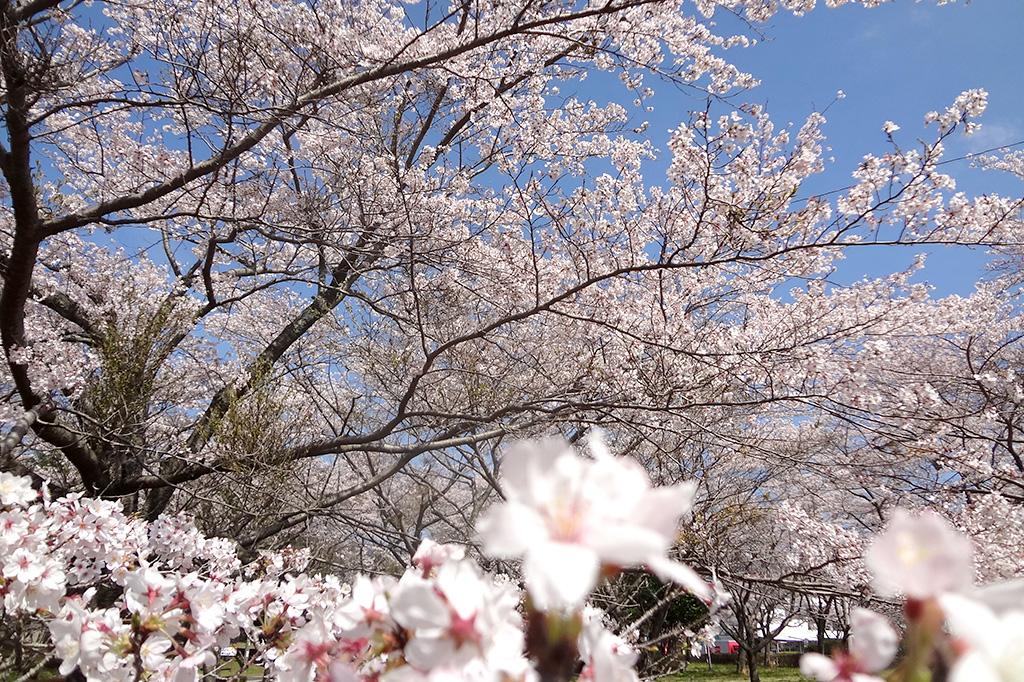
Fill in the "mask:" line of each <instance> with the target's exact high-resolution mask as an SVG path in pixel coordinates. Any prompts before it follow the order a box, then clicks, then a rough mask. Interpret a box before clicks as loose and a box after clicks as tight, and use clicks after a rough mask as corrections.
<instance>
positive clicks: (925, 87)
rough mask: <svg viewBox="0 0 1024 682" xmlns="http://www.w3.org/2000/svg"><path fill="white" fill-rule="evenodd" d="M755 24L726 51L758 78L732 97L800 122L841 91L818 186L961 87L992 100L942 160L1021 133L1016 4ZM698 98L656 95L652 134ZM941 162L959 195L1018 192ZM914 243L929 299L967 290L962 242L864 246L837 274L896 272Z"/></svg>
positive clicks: (1022, 84)
mask: <svg viewBox="0 0 1024 682" xmlns="http://www.w3.org/2000/svg"><path fill="white" fill-rule="evenodd" d="M727 28H732V26H730V25H729V24H726V23H725V22H723V23H722V24H721V27H720V30H723V31H724V30H725V29H727ZM759 28H763V31H764V33H765V34H766V37H765V39H764V40H762V41H761V42H759V43H758V44H757V45H755V46H753V47H750V48H746V49H742V50H739V49H737V50H730V51H729V52H728V54H727V58H728V59H729V60H730V61H731V62H733V63H735V64H736V65H737V66H739V67H741V68H743V69H744V70H746V71H749V72H750V73H752V74H754V75H755V76H756V77H757V78H759V79H760V80H761V83H762V84H761V85H760V86H759V87H758V88H756V89H754V90H752V91H749V92H746V93H743V94H741V95H739V98H738V99H737V102H739V101H752V102H758V103H762V104H765V105H767V107H768V111H769V113H770V114H771V116H772V118H773V120H775V121H776V123H783V124H784V123H787V122H789V121H793V122H794V123H796V124H797V125H799V124H800V122H802V121H803V120H804V118H806V116H807V114H808V113H809V112H811V111H813V110H821V109H823V108H824V107H826V106H828V105H829V104H830V103H831V102H833V100H834V98H835V94H836V91H837V90H843V91H844V92H845V93H846V98H845V99H843V100H840V101H838V102H835V103H834V104H832V106H831V107H829V109H828V111H827V112H826V116H827V118H828V121H829V122H828V125H827V126H826V128H825V132H826V134H827V136H828V140H829V144H830V146H831V147H832V150H833V151H832V155H833V156H835V158H836V162H835V164H833V165H832V166H831V167H830V168H829V170H828V171H826V173H825V175H823V176H822V177H821V178H820V179H819V183H821V184H818V185H817V187H816V189H819V190H827V189H834V188H839V187H843V186H845V185H847V184H849V171H850V170H852V169H853V168H854V167H855V166H856V164H857V162H858V161H859V160H860V158H861V157H862V156H863V155H864V154H865V153H868V152H881V151H884V150H885V148H886V146H887V144H886V141H885V138H884V135H883V134H882V132H881V127H882V124H883V123H884V122H885V121H886V120H892V121H894V122H896V123H897V124H899V125H900V126H901V127H902V130H901V131H900V132H899V133H897V140H899V141H900V142H901V143H903V144H905V145H913V143H914V141H915V140H916V139H917V138H918V137H921V136H924V135H926V132H925V130H924V128H923V125H922V117H923V115H924V113H925V112H927V111H929V110H932V109H939V110H941V109H943V108H944V107H945V106H947V105H948V104H949V103H951V102H952V101H953V99H954V98H955V97H956V95H957V94H959V93H960V92H961V91H963V90H966V89H969V88H979V87H980V88H984V89H986V90H988V92H989V108H988V111H987V112H986V115H985V116H984V118H983V119H982V124H983V127H982V130H981V131H980V132H979V133H977V134H975V135H974V136H972V137H969V138H965V137H962V136H960V137H958V138H957V139H956V140H955V141H951V142H950V143H949V144H948V152H947V156H948V157H955V156H961V155H963V154H967V153H971V152H977V151H981V150H983V149H987V148H991V147H996V146H999V145H1005V144H1009V143H1013V142H1019V141H1024V76H1022V72H1024V0H973V2H969V3H964V2H963V0H960V2H957V3H954V4H950V5H945V6H941V7H940V6H937V4H936V2H935V0H923V1H922V2H914V1H913V0H895V1H894V2H892V3H890V4H888V5H884V6H882V7H878V8H874V9H866V8H864V7H860V6H854V5H847V6H845V7H841V8H838V9H827V8H825V7H824V2H823V1H822V0H819V7H818V9H816V10H814V11H813V12H810V13H808V14H806V15H804V16H802V17H796V16H793V15H791V14H786V13H779V14H778V15H777V16H776V17H775V18H773V19H772V21H771V22H769V23H768V24H767V25H764V26H763V27H759ZM700 106H702V102H701V100H700V99H698V97H697V96H691V95H687V94H686V93H685V92H680V91H672V94H671V95H670V97H665V96H661V97H659V99H658V102H657V111H655V112H654V113H653V114H651V115H650V116H651V132H652V134H653V135H654V136H655V140H656V141H657V142H660V140H658V139H657V137H658V136H659V135H663V134H664V132H665V131H666V130H667V129H668V128H670V127H673V126H675V125H677V124H678V122H679V121H680V120H682V119H684V118H685V116H686V113H685V112H686V111H687V110H689V109H692V108H694V107H700ZM946 169H947V171H948V172H950V173H951V174H953V175H954V176H955V177H957V178H958V182H959V188H960V189H963V190H964V191H966V192H968V193H986V192H1002V193H1007V194H1012V195H1019V194H1020V193H1021V192H1022V191H1024V187H1022V186H1021V184H1020V183H1019V182H1018V181H1016V180H1014V179H1012V178H1010V177H1009V176H1006V175H1004V174H998V173H993V172H985V173H982V172H979V171H972V170H971V168H970V166H969V163H968V162H966V161H965V162H958V163H953V164H949V165H948V166H946ZM650 179H651V180H652V181H659V182H660V178H655V177H653V176H652V177H650ZM922 251H927V252H928V253H929V254H930V255H929V259H928V265H927V267H926V268H925V270H924V271H923V272H922V273H921V275H920V276H919V277H918V278H917V279H918V280H919V281H927V282H929V283H930V284H932V285H933V286H934V287H935V294H936V295H944V294H947V293H962V294H963V293H969V292H970V291H972V290H973V288H974V282H975V281H976V280H977V278H978V277H979V275H981V274H982V273H983V269H984V264H985V262H986V260H987V258H986V256H985V254H984V253H981V252H971V251H969V250H967V249H944V248H935V249H927V250H926V249H919V248H914V249H910V248H899V249H886V250H882V249H867V250H860V251H858V252H856V253H851V254H850V256H849V257H848V258H847V261H846V262H845V264H844V266H843V268H842V270H841V271H840V272H839V273H838V275H839V279H840V280H842V281H853V280H856V279H859V278H861V277H862V276H864V275H878V274H882V273H885V272H890V271H893V270H895V269H898V268H903V267H905V266H907V265H909V264H910V263H911V261H912V260H913V257H914V255H915V254H916V253H918V252H922Z"/></svg>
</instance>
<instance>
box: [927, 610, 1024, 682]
mask: <svg viewBox="0 0 1024 682" xmlns="http://www.w3.org/2000/svg"><path fill="white" fill-rule="evenodd" d="M939 601H940V603H941V604H942V609H943V611H944V612H945V615H946V625H947V627H948V628H949V632H950V634H951V635H952V636H953V637H954V641H955V648H957V649H959V650H962V651H963V653H962V654H961V655H960V656H959V657H958V658H957V659H956V663H955V664H954V665H953V669H952V670H951V671H950V675H949V681H950V682H1021V681H1022V680H1024V611H1009V612H1007V613H1004V614H1002V615H999V614H996V613H995V612H993V611H992V609H990V608H989V607H988V606H986V605H985V604H982V603H980V602H977V601H974V600H973V599H969V598H967V597H964V596H961V595H957V594H948V595H945V596H943V597H941V598H940V600H939Z"/></svg>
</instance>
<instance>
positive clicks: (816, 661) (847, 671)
mask: <svg viewBox="0 0 1024 682" xmlns="http://www.w3.org/2000/svg"><path fill="white" fill-rule="evenodd" d="M850 630H851V633H850V651H849V653H848V654H847V653H842V654H838V655H836V656H834V657H833V658H829V657H827V656H823V655H821V654H815V653H810V654H804V655H803V656H802V657H801V659H800V672H801V674H803V675H806V676H807V677H810V678H813V679H815V680H818V681H819V682H877V681H879V680H881V678H879V677H876V676H875V675H874V674H873V673H877V672H881V671H882V670H884V669H885V668H886V667H888V666H889V664H890V663H892V661H893V659H894V658H895V657H896V651H897V649H898V648H899V636H898V635H897V634H896V631H895V630H894V629H893V627H892V625H890V624H889V621H888V620H886V619H885V618H884V617H883V616H880V615H879V614H877V613H875V612H873V611H869V610H867V609H856V610H854V612H853V616H852V618H851V620H850Z"/></svg>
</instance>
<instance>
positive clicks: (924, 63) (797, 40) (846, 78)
mask: <svg viewBox="0 0 1024 682" xmlns="http://www.w3.org/2000/svg"><path fill="white" fill-rule="evenodd" d="M818 4H819V7H818V8H817V9H815V10H814V11H812V12H810V13H808V14H806V15H804V16H802V17H797V16H793V15H792V14H790V13H786V12H780V13H779V14H778V15H776V17H774V18H773V19H772V20H771V21H770V22H769V23H767V24H764V25H758V26H756V29H757V30H760V31H762V32H763V34H764V37H763V38H762V39H760V40H759V41H758V44H757V45H754V46H752V47H749V48H745V49H733V50H729V51H728V52H727V53H726V54H725V56H726V58H727V59H728V60H729V61H731V62H732V63H735V64H736V65H737V66H739V67H740V68H742V69H744V70H746V71H749V72H750V73H752V74H753V75H754V76H755V77H757V78H758V79H760V80H761V85H760V86H759V87H757V88H755V89H753V90H751V91H748V92H744V93H740V94H738V95H737V96H736V97H735V100H734V101H735V103H736V104H737V105H738V104H739V103H741V102H757V103H761V104H765V105H766V106H767V108H768V111H769V113H770V114H771V116H772V118H773V119H774V120H775V121H776V123H779V124H785V123H788V122H790V121H792V122H794V123H795V124H796V125H799V124H800V123H801V122H802V121H803V120H804V119H805V118H806V116H807V115H808V113H810V112H811V111H814V110H821V109H823V108H825V107H828V110H827V112H826V116H827V118H828V124H827V126H826V128H825V132H826V135H827V136H828V143H829V145H830V146H831V147H832V151H831V155H832V156H834V157H835V163H833V164H832V165H830V167H829V168H828V170H827V171H826V172H825V173H824V174H823V175H822V176H820V177H819V178H817V179H816V180H815V182H814V186H813V190H814V191H828V190H832V189H837V188H840V187H843V186H845V185H847V184H849V182H850V177H849V173H850V171H851V170H852V169H853V168H854V167H855V166H856V165H857V163H858V161H859V160H860V158H861V157H862V156H863V155H864V154H865V153H868V152H882V151H884V150H885V149H886V147H887V143H886V141H885V137H884V135H883V134H882V132H881V127H882V124H883V122H884V121H886V120H892V121H895V122H896V123H898V124H899V125H900V126H901V127H902V130H901V131H900V132H899V133H897V139H898V140H899V141H900V142H901V143H903V144H905V145H913V143H914V141H915V139H916V138H917V137H918V136H925V135H927V136H929V137H930V133H928V132H926V131H925V129H924V127H923V125H922V117H923V115H924V113H925V112H926V111H929V110H931V109H942V108H944V107H945V106H947V105H948V104H949V103H950V102H952V100H953V99H954V98H955V97H956V95H957V94H959V93H960V92H961V91H963V90H965V89H969V88H977V87H982V88H985V89H986V90H988V91H989V96H990V98H989V109H988V112H987V113H986V115H985V117H984V118H983V119H982V123H983V127H982V130H981V132H979V133H978V134H976V135H974V136H972V137H971V138H963V137H957V138H956V139H955V140H954V141H951V142H950V144H949V145H948V147H949V149H948V156H949V157H955V156H961V155H963V154H969V153H972V152H977V151H980V150H983V149H987V148H991V147H996V146H999V145H1005V144H1009V143H1014V142H1019V141H1022V140H1024V76H1022V75H1021V72H1022V71H1024V40H1022V36H1024V0H973V1H971V2H964V0H959V1H958V2H955V3H953V4H948V5H945V6H937V4H936V0H922V1H921V2H915V1H914V0H893V2H891V3H889V4H886V5H883V6H882V7H878V8H874V9H866V8H864V7H861V6H859V5H847V6H845V7H841V8H838V9H828V8H826V7H824V0H819V3H818ZM717 19H718V20H719V21H720V22H721V23H720V25H719V27H718V29H719V32H720V33H726V34H727V33H731V32H743V33H746V34H748V35H750V29H749V27H746V26H740V25H739V22H738V21H736V20H734V19H730V17H729V15H724V16H723V13H720V16H719V17H717ZM594 75H595V76H597V77H596V78H591V79H590V80H588V81H587V82H586V83H585V84H581V88H580V91H579V92H578V93H577V94H578V95H579V96H582V97H583V98H587V97H595V98H596V99H601V97H600V95H605V96H606V97H607V96H611V97H616V98H618V99H622V98H623V92H622V90H621V89H619V88H617V87H613V88H610V89H609V90H605V89H604V88H603V87H602V85H601V80H602V79H601V76H600V75H597V74H594ZM650 84H651V85H652V86H653V87H655V89H656V90H657V91H658V95H657V97H656V98H655V100H654V102H653V103H654V104H655V106H656V108H655V111H654V112H653V113H650V114H647V115H646V118H647V119H648V120H649V121H650V123H651V126H650V128H649V132H648V134H649V135H650V136H651V138H652V141H653V142H654V143H655V145H657V146H658V147H660V148H661V149H662V150H664V142H665V140H666V139H667V136H668V130H669V129H671V128H674V127H676V126H677V125H678V124H679V123H681V122H683V121H685V120H686V119H687V117H688V112H689V111H690V110H692V109H702V108H703V107H704V101H703V95H701V94H700V93H697V92H693V91H688V90H679V89H676V88H674V87H672V86H671V85H668V84H665V83H656V82H653V81H652V82H651V83H650ZM838 90H843V91H844V92H845V93H846V98H845V99H842V100H840V101H834V100H835V95H836V91H838ZM626 101H628V97H626ZM830 105H831V106H830ZM722 110H724V108H723V109H722ZM660 156H661V158H660V160H659V161H658V162H656V163H654V164H651V166H650V167H649V168H648V169H647V171H646V172H647V178H648V181H649V182H651V183H655V184H660V183H662V182H663V181H664V176H663V170H664V168H665V165H666V163H667V154H666V153H665V152H664V151H662V152H661V154H660ZM946 169H947V170H948V171H949V172H951V173H952V174H953V175H954V176H956V177H957V178H958V181H959V183H960V185H959V186H960V189H963V190H965V191H967V192H969V193H985V192H1002V193H1007V194H1011V195H1019V194H1021V193H1022V192H1024V187H1022V186H1021V184H1020V183H1019V182H1017V181H1015V180H1013V179H1012V178H1010V177H1008V176H1006V175H1003V174H997V173H992V172H987V173H981V172H979V171H974V170H972V169H971V168H970V166H969V163H968V162H966V161H965V162H958V163H954V164H950V165H948V166H946ZM117 239H118V241H120V242H121V243H122V244H123V245H125V246H126V247H128V248H129V249H135V248H140V247H142V248H145V247H150V246H153V245H154V244H156V243H158V242H157V240H156V238H155V236H154V235H153V234H152V233H150V232H149V231H147V230H139V231H137V232H134V233H125V232H123V231H122V232H121V233H119V235H118V237H117ZM919 252H927V253H928V254H929V258H928V265H927V266H926V268H925V269H924V271H923V272H922V273H920V274H919V276H918V277H917V279H918V280H919V281H927V282H928V283H930V284H932V285H933V286H934V287H935V294H936V295H940V296H941V295H945V294H949V293H959V294H966V293H969V292H970V291H972V290H973V288H974V283H975V282H976V280H977V279H978V278H979V276H981V275H982V274H983V272H984V265H985V263H986V261H987V256H986V255H985V253H984V252H983V251H980V250H975V251H972V250H968V249H963V248H960V249H950V248H929V249H923V248H916V247H915V248H894V249H881V248H879V249H874V248H872V249H860V250H853V251H851V252H850V253H849V255H848V257H847V259H846V261H845V262H844V264H843V266H842V268H841V270H840V272H839V273H837V276H836V278H835V279H836V280H837V281H840V282H851V281H854V280H857V279H860V278H861V277H863V276H865V275H869V276H875V275H881V274H884V273H888V272H892V271H894V270H897V269H902V268H905V267H906V266H908V265H909V264H910V263H911V262H912V261H913V258H914V256H915V254H917V253H919ZM151 255H152V256H153V257H155V258H159V257H160V256H159V254H158V253H157V252H151Z"/></svg>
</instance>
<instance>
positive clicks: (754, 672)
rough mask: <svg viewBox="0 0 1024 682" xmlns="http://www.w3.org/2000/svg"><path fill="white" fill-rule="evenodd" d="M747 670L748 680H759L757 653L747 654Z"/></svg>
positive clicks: (759, 681) (756, 681) (754, 681)
mask: <svg viewBox="0 0 1024 682" xmlns="http://www.w3.org/2000/svg"><path fill="white" fill-rule="evenodd" d="M747 672H749V673H750V682H761V673H760V672H759V671H758V669H757V655H756V654H754V653H750V654H749V655H748V656H747Z"/></svg>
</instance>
